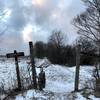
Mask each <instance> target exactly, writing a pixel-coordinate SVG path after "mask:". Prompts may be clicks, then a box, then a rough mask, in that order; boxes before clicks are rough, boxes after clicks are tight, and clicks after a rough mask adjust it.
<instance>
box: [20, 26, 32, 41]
mask: <svg viewBox="0 0 100 100" xmlns="http://www.w3.org/2000/svg"><path fill="white" fill-rule="evenodd" d="M22 36H23V40H24V42H29V41H31V40H32V25H27V26H26V27H25V28H24V30H23V31H22Z"/></svg>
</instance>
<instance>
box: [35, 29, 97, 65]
mask: <svg viewBox="0 0 100 100" xmlns="http://www.w3.org/2000/svg"><path fill="white" fill-rule="evenodd" d="M64 38H65V35H64V34H63V33H62V32H61V31H57V30H56V31H53V32H52V34H51V35H50V37H49V40H48V42H47V43H44V42H42V41H37V42H36V43H35V44H34V55H35V57H37V58H44V57H47V58H48V59H49V60H50V61H51V62H52V63H53V64H61V65H67V66H75V65H76V43H74V44H73V45H68V44H65V42H66V40H65V39H64ZM77 41H78V43H79V44H81V51H85V52H86V53H92V54H93V53H95V52H96V47H95V45H93V42H91V41H89V40H87V39H85V38H81V37H80V38H79V39H78V40H77ZM94 62H95V59H94V58H93V57H90V56H84V55H81V65H82V64H83V65H92V64H94Z"/></svg>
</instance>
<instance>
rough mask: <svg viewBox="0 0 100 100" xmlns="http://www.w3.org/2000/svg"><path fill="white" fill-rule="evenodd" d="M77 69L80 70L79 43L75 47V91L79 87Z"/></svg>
mask: <svg viewBox="0 0 100 100" xmlns="http://www.w3.org/2000/svg"><path fill="white" fill-rule="evenodd" d="M79 70H80V45H77V47H76V72H75V91H78V90H79V89H78V87H79Z"/></svg>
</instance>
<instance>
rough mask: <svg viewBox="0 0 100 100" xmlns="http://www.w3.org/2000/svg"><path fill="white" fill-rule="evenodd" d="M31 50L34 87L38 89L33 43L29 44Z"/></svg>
mask: <svg viewBox="0 0 100 100" xmlns="http://www.w3.org/2000/svg"><path fill="white" fill-rule="evenodd" d="M29 48H30V59H31V66H32V79H33V87H34V89H37V81H36V69H35V62H34V53H33V42H31V41H30V42H29Z"/></svg>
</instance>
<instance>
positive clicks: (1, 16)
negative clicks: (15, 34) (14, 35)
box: [0, 11, 8, 36]
mask: <svg viewBox="0 0 100 100" xmlns="http://www.w3.org/2000/svg"><path fill="white" fill-rule="evenodd" d="M6 13H7V11H0V23H2V19H3V18H4V17H5V15H6ZM7 28H8V27H7V24H6V27H5V28H4V29H3V30H0V36H2V35H3V34H4V33H5V31H6V30H7Z"/></svg>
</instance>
